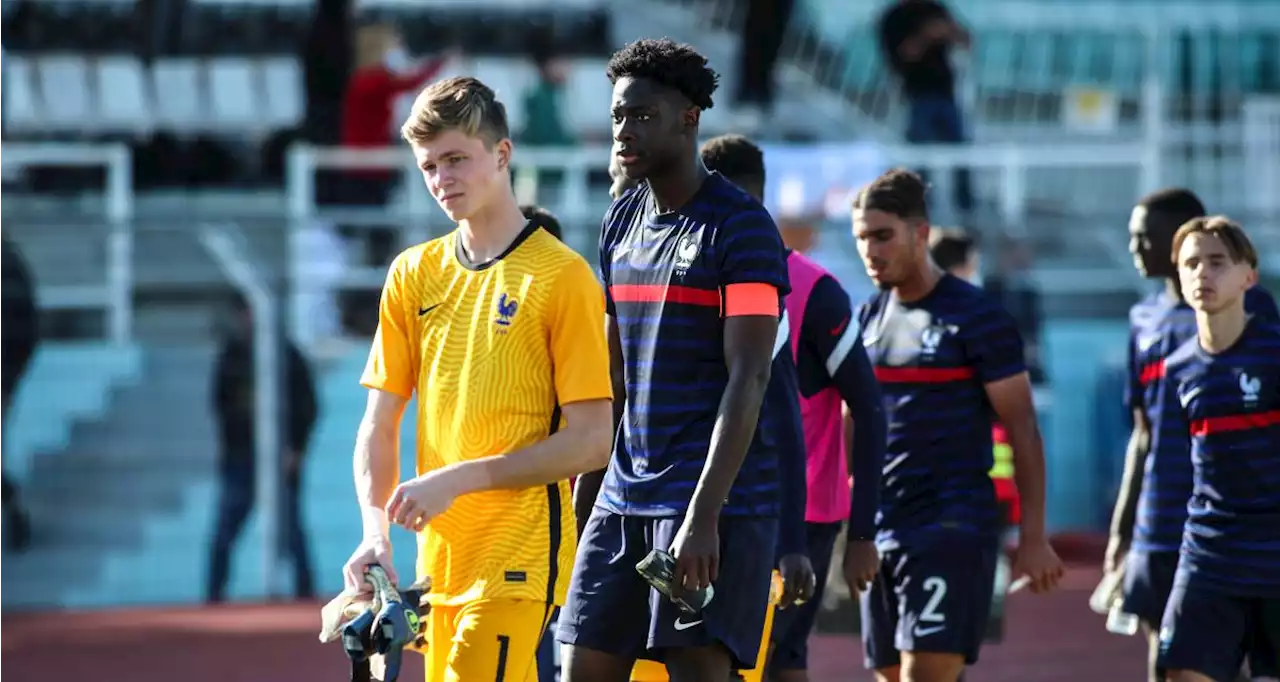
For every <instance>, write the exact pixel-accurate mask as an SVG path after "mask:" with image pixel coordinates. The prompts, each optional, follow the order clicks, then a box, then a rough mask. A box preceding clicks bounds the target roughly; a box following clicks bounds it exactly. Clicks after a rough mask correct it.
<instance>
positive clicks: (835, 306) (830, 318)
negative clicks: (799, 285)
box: [800, 275, 860, 374]
mask: <svg viewBox="0 0 1280 682" xmlns="http://www.w3.org/2000/svg"><path fill="white" fill-rule="evenodd" d="M859 329H860V325H859V324H858V321H857V320H855V319H853V306H852V305H851V303H850V301H849V294H847V293H845V291H844V288H843V287H841V286H840V283H839V282H837V281H836V279H835V278H834V277H832V276H830V275H824V276H823V277H822V278H821V279H819V280H818V281H817V283H816V284H814V285H813V290H812V291H810V292H809V301H808V304H807V305H806V306H805V309H804V322H803V323H802V326H801V330H800V341H801V343H802V344H804V346H806V347H807V348H808V349H810V350H811V351H812V352H813V353H814V354H816V355H817V356H818V359H819V360H821V361H822V365H823V366H824V367H826V368H827V369H828V372H827V373H828V374H834V371H835V368H838V367H839V366H840V365H841V363H843V362H844V356H845V355H846V354H848V352H849V350H850V349H851V348H852V347H853V342H854V341H855V340H857V338H858V335H859Z"/></svg>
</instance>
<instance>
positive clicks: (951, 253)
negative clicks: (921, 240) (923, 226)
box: [929, 227, 982, 286]
mask: <svg viewBox="0 0 1280 682" xmlns="http://www.w3.org/2000/svg"><path fill="white" fill-rule="evenodd" d="M929 255H930V256H931V257H932V258H933V262H934V263H935V264H936V265H937V266H938V267H940V268H942V269H943V270H946V271H947V272H949V273H951V274H952V275H955V276H956V277H959V278H960V279H963V280H964V281H966V282H968V283H970V284H972V285H974V286H982V252H981V251H979V250H978V242H977V240H975V239H974V238H973V237H972V236H971V235H970V234H969V233H968V232H965V231H964V230H962V229H958V228H954V227H935V228H933V229H931V230H929Z"/></svg>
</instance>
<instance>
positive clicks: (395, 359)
mask: <svg viewBox="0 0 1280 682" xmlns="http://www.w3.org/2000/svg"><path fill="white" fill-rule="evenodd" d="M407 270H408V265H407V259H406V258H405V256H404V255H403V254H401V256H400V257H398V258H396V260H395V262H394V263H392V264H391V270H390V271H389V272H388V273H387V281H386V283H385V284H383V286H382V299H381V301H380V302H379V303H378V331H377V332H375V333H374V335H373V347H372V348H370V349H369V360H368V362H366V363H365V366H364V374H363V375H361V376H360V384H361V385H363V386H365V387H367V388H376V389H378V390H380V391H386V392H388V393H394V394H396V395H398V396H400V397H402V398H405V399H409V398H412V397H413V385H414V378H415V377H416V376H417V371H415V369H414V366H413V365H414V362H413V346H412V341H411V340H410V338H409V330H410V319H409V315H408V311H407V310H406V308H405V286H406V284H405V278H406V277H407V275H408V272H407Z"/></svg>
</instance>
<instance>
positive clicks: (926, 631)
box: [911, 625, 947, 637]
mask: <svg viewBox="0 0 1280 682" xmlns="http://www.w3.org/2000/svg"><path fill="white" fill-rule="evenodd" d="M946 629H947V626H945V625H935V626H933V627H931V628H922V627H920V626H919V625H917V626H916V629H915V631H914V632H912V633H911V634H913V635H915V636H916V637H928V636H929V635H932V634H935V633H938V632H942V631H943V630H946Z"/></svg>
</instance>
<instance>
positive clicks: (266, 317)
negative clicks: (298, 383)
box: [200, 225, 284, 597]
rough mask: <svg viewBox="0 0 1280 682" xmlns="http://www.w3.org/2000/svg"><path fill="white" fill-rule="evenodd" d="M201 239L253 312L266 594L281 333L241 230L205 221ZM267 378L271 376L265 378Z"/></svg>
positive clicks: (273, 558)
mask: <svg viewBox="0 0 1280 682" xmlns="http://www.w3.org/2000/svg"><path fill="white" fill-rule="evenodd" d="M200 243H201V244H203V245H204V247H205V249H207V250H208V252H209V255H210V256H212V257H213V260H214V262H216V263H217V264H218V267H220V268H221V269H222V271H223V272H224V273H225V274H226V276H227V279H228V280H229V281H230V282H231V283H232V285H234V286H235V287H236V289H238V290H239V291H240V293H241V294H243V295H244V298H245V300H246V301H247V302H248V304H249V309H250V311H251V314H252V315H253V320H254V324H253V370H254V376H255V377H257V380H256V381H255V382H254V392H253V399H254V402H253V409H254V454H255V458H256V459H255V464H254V466H255V468H256V470H257V489H256V490H255V503H256V505H257V508H258V510H257V511H258V518H259V519H261V522H262V557H261V560H262V589H263V593H264V594H265V595H267V596H269V597H270V596H275V595H277V594H278V586H279V584H280V581H279V572H278V571H277V570H276V567H277V564H278V563H279V552H280V547H281V544H280V542H279V539H280V537H281V534H280V516H281V512H282V509H281V507H280V500H281V496H280V485H281V481H282V478H283V477H282V476H281V471H280V468H281V466H282V462H283V457H282V454H283V451H284V450H283V441H282V439H281V433H280V430H281V425H282V423H283V421H282V419H281V415H282V414H283V412H282V410H281V396H280V387H281V385H282V384H283V381H281V380H271V379H275V378H277V377H279V378H283V375H284V370H283V366H284V365H283V363H281V361H280V348H281V345H282V341H283V339H282V337H281V335H280V327H279V325H278V324H277V320H279V317H278V308H277V303H276V298H275V296H274V295H273V294H272V292H271V287H270V284H269V283H268V278H267V277H266V276H265V275H264V274H263V273H262V272H261V271H260V268H259V267H257V266H256V265H255V264H254V261H253V260H252V259H251V258H250V257H249V255H248V249H247V248H246V247H245V245H244V239H243V235H242V234H240V233H239V232H238V230H236V229H235V228H233V227H230V226H214V225H206V226H203V227H201V228H200ZM267 377H270V378H271V379H267Z"/></svg>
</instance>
